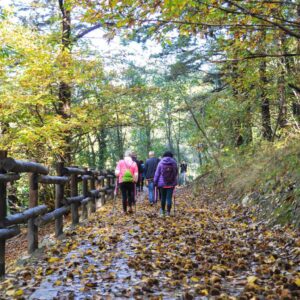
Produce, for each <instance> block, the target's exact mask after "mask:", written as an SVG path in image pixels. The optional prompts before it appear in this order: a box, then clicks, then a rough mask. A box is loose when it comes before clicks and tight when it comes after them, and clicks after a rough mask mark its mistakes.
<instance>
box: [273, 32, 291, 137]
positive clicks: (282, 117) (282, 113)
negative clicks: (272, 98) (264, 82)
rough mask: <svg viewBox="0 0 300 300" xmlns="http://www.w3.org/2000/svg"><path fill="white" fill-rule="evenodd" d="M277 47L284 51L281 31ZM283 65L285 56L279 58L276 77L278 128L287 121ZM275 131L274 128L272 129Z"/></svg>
mask: <svg viewBox="0 0 300 300" xmlns="http://www.w3.org/2000/svg"><path fill="white" fill-rule="evenodd" d="M279 47H280V53H281V54H285V53H286V49H285V48H286V46H285V37H284V35H283V34H282V33H280V37H279ZM285 66H286V58H285V57H284V56H283V57H282V58H281V59H280V63H279V70H280V71H279V72H280V75H279V78H278V94H279V95H278V96H279V112H278V126H279V127H280V128H284V127H285V126H286V124H287V123H288V121H287V103H286V80H285ZM274 131H275V130H274Z"/></svg>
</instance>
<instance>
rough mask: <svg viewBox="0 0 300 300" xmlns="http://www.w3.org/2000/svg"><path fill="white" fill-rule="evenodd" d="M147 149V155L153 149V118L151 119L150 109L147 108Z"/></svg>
mask: <svg viewBox="0 0 300 300" xmlns="http://www.w3.org/2000/svg"><path fill="white" fill-rule="evenodd" d="M145 129H146V130H145V131H146V151H147V155H148V153H149V151H151V120H150V110H149V107H148V108H147V125H146V128H145Z"/></svg>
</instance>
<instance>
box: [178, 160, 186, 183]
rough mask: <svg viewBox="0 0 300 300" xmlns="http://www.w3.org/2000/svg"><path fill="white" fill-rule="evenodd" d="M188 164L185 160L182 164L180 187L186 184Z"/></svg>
mask: <svg viewBox="0 0 300 300" xmlns="http://www.w3.org/2000/svg"><path fill="white" fill-rule="evenodd" d="M186 172H187V163H186V162H185V161H184V160H183V161H182V162H181V164H180V185H185V184H186Z"/></svg>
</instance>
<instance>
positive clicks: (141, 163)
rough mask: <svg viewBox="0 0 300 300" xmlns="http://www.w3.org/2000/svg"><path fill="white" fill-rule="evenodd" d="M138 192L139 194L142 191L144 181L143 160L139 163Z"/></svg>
mask: <svg viewBox="0 0 300 300" xmlns="http://www.w3.org/2000/svg"><path fill="white" fill-rule="evenodd" d="M138 168H139V190H140V192H143V191H144V180H145V164H144V161H143V160H140V161H139V165H138Z"/></svg>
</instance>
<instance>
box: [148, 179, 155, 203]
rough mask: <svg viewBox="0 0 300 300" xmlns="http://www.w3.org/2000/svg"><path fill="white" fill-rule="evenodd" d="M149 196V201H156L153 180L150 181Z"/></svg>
mask: <svg viewBox="0 0 300 300" xmlns="http://www.w3.org/2000/svg"><path fill="white" fill-rule="evenodd" d="M148 197H149V202H150V203H154V184H153V181H148Z"/></svg>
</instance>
